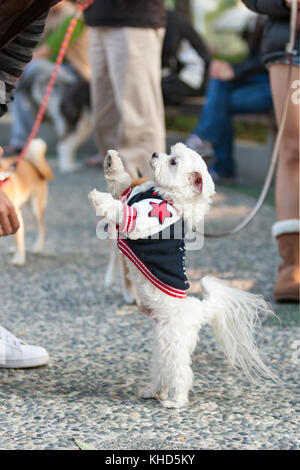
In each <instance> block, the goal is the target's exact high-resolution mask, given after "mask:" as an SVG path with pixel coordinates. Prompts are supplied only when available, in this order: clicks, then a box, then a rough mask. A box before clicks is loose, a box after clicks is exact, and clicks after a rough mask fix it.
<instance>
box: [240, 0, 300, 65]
mask: <svg viewBox="0 0 300 470" xmlns="http://www.w3.org/2000/svg"><path fill="white" fill-rule="evenodd" d="M243 2H244V3H245V5H246V6H247V7H248V8H250V10H253V11H255V12H257V13H261V14H264V15H268V17H269V20H268V22H267V24H266V27H265V32H264V38H263V43H262V53H263V55H264V60H265V62H270V61H274V60H276V59H279V60H280V59H282V58H284V57H285V48H286V44H287V42H288V41H289V35H290V25H289V24H290V12H291V10H290V8H288V7H287V6H286V4H285V2H284V0H243ZM295 54H299V34H298V35H297V40H296V46H295Z"/></svg>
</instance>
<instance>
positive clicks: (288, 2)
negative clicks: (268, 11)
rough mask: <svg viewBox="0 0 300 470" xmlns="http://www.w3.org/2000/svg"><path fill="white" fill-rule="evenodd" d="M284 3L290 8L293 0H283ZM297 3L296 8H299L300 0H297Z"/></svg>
mask: <svg viewBox="0 0 300 470" xmlns="http://www.w3.org/2000/svg"><path fill="white" fill-rule="evenodd" d="M285 3H286V6H288V7H289V8H291V6H292V3H293V2H292V0H285ZM297 3H298V10H300V0H297Z"/></svg>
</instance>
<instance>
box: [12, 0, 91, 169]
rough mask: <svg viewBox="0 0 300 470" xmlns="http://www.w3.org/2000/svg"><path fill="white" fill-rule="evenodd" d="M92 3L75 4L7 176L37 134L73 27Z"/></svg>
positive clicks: (23, 155) (21, 158) (15, 166)
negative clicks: (36, 109) (39, 99)
mask: <svg viewBox="0 0 300 470" xmlns="http://www.w3.org/2000/svg"><path fill="white" fill-rule="evenodd" d="M92 3H93V2H92V1H88V2H87V3H86V4H85V5H78V4H76V7H75V12H74V15H73V18H72V19H71V20H70V23H69V26H68V29H67V31H66V34H65V37H64V39H63V42H62V44H61V47H60V50H59V53H58V56H57V59H56V62H55V66H54V69H53V72H52V74H51V77H50V80H49V82H48V85H47V87H46V91H45V95H44V98H43V101H42V104H41V106H40V109H39V111H38V113H37V116H36V118H35V121H34V124H33V127H32V130H31V132H30V134H29V137H28V139H27V141H26V144H25V146H24V148H23V149H22V151H21V153H20V155H19V156H18V158H17V160H16V161H15V162H14V163H13V164H12V165H11V167H10V168H9V169H8V171H7V172H6V175H7V177H9V174H10V173H11V172H13V171H14V170H15V169H16V168H17V166H18V164H19V163H20V162H21V160H23V158H24V157H25V155H26V153H27V151H28V148H29V145H30V144H31V142H32V140H33V139H34V138H35V136H36V135H37V132H38V130H39V128H40V125H41V123H42V120H43V118H44V115H45V112H46V109H47V106H48V102H49V99H50V96H51V94H52V91H53V88H54V85H55V82H56V79H57V75H58V71H59V69H60V67H61V64H62V63H63V60H64V58H65V55H66V52H67V49H68V46H69V44H70V41H71V38H72V35H73V33H74V29H75V27H76V25H77V23H78V20H79V18H80V16H81V13H82V12H83V11H84V10H85V9H86V8H88V7H89V6H90V5H91V4H92Z"/></svg>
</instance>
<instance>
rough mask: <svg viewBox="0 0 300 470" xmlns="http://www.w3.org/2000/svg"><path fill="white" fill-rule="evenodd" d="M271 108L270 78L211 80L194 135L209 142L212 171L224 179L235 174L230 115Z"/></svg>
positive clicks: (259, 111)
mask: <svg viewBox="0 0 300 470" xmlns="http://www.w3.org/2000/svg"><path fill="white" fill-rule="evenodd" d="M272 107H273V103H272V95H271V88H270V84H269V77H268V75H267V74H258V75H254V76H252V77H249V78H248V79H244V80H240V81H232V82H225V81H221V80H215V79H212V80H210V82H209V84H208V87H207V91H206V102H205V105H204V107H203V109H202V113H201V117H200V119H199V122H198V124H197V126H196V128H195V129H194V131H193V134H196V135H198V136H199V137H200V138H201V139H202V140H206V141H209V142H211V143H212V145H213V147H214V151H215V161H214V162H213V164H212V166H211V168H212V169H213V170H214V171H216V172H217V173H218V175H220V176H223V177H229V176H234V175H235V163H234V160H233V138H234V128H233V116H234V114H242V113H247V114H248V113H263V112H265V111H269V110H271V109H272Z"/></svg>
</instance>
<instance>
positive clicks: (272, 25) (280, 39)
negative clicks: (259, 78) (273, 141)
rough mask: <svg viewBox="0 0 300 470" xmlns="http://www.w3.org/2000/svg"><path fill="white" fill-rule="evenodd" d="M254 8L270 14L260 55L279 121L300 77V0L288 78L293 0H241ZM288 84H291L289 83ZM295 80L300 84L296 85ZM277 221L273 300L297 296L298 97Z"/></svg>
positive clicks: (286, 140)
mask: <svg viewBox="0 0 300 470" xmlns="http://www.w3.org/2000/svg"><path fill="white" fill-rule="evenodd" d="M243 2H244V3H245V5H246V6H247V7H248V8H250V9H251V10H253V11H256V12H258V13H262V14H265V15H268V17H269V20H268V23H267V25H266V29H265V34H264V39H263V44H262V48H263V54H264V61H265V63H266V66H267V68H268V69H269V71H270V77H271V87H272V94H273V101H274V106H275V113H276V119H277V124H278V126H279V125H280V122H281V119H282V113H283V109H284V105H285V101H286V96H287V93H290V94H292V93H293V91H296V89H293V88H292V84H296V85H297V82H298V81H299V78H300V74H299V72H300V69H299V67H300V50H299V46H300V37H299V26H300V13H299V9H300V0H298V21H297V23H298V34H297V36H296V41H295V45H294V53H293V58H292V65H291V67H292V71H291V83H289V84H288V83H287V79H288V76H289V59H288V58H287V54H286V44H287V43H288V41H289V35H290V14H291V4H292V1H291V0H243ZM287 86H288V87H289V89H287ZM298 86H299V85H298ZM275 198H276V210H277V219H278V220H277V222H276V223H275V224H274V225H273V228H272V234H273V237H274V238H276V239H277V243H278V251H279V254H280V256H281V258H282V260H283V262H282V263H281V265H280V266H279V273H278V278H277V282H276V285H275V289H274V298H275V300H277V302H299V277H300V276H299V230H300V220H299V100H295V99H293V98H292V97H291V99H290V100H289V105H288V110H287V118H286V123H285V129H284V132H283V136H282V140H281V147H280V153H279V162H278V168H277V175H276V187H275Z"/></svg>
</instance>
